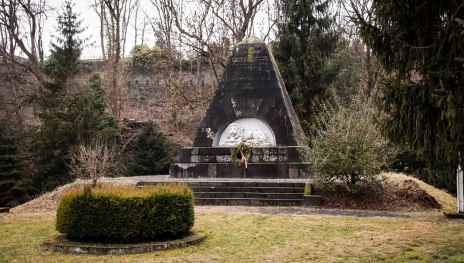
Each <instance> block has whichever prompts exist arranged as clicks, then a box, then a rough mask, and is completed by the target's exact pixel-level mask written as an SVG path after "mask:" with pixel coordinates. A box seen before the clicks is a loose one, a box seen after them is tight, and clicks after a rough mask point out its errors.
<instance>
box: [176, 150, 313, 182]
mask: <svg viewBox="0 0 464 263" xmlns="http://www.w3.org/2000/svg"><path fill="white" fill-rule="evenodd" d="M306 151H307V148H305V147H299V146H285V147H284V146H280V147H279V146H276V147H253V148H251V156H250V160H248V169H247V170H246V171H245V170H244V169H243V167H242V166H235V165H233V164H232V162H231V157H230V148H228V147H189V148H183V149H182V150H181V155H180V162H179V163H176V164H172V165H171V167H170V175H171V177H173V178H261V179H270V178H307V177H308V176H309V174H310V164H309V163H308V162H305V160H303V159H304V158H302V156H306Z"/></svg>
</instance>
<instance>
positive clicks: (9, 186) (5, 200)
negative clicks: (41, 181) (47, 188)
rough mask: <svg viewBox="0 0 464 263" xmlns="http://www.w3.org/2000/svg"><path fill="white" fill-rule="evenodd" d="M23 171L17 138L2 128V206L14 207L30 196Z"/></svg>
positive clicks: (0, 146)
mask: <svg viewBox="0 0 464 263" xmlns="http://www.w3.org/2000/svg"><path fill="white" fill-rule="evenodd" d="M23 173H24V166H23V162H22V160H21V158H20V156H19V155H18V150H17V142H16V140H15V138H14V137H13V136H12V135H11V134H10V132H8V131H7V130H6V129H5V128H0V206H9V207H12V206H15V205H18V204H20V203H22V202H24V201H25V200H26V199H27V198H28V191H29V184H28V182H27V180H25V179H24V176H23Z"/></svg>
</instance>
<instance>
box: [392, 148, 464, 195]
mask: <svg viewBox="0 0 464 263" xmlns="http://www.w3.org/2000/svg"><path fill="white" fill-rule="evenodd" d="M390 169H391V170H393V171H395V172H403V173H406V174H409V175H411V176H414V177H416V178H418V179H420V180H422V181H424V182H426V183H428V184H430V185H433V186H435V187H436V188H438V189H447V190H448V191H449V192H450V193H451V194H453V193H455V192H456V176H455V174H454V173H446V172H445V171H442V170H438V169H429V168H428V167H427V162H425V161H423V160H421V159H420V158H419V157H418V156H417V154H416V153H415V152H413V151H410V150H407V149H403V150H402V151H400V152H398V154H397V155H396V157H395V159H394V160H393V162H392V163H390Z"/></svg>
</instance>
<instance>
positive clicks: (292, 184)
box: [186, 181, 306, 189]
mask: <svg viewBox="0 0 464 263" xmlns="http://www.w3.org/2000/svg"><path fill="white" fill-rule="evenodd" d="M186 183H187V184H188V185H189V186H191V187H202V186H208V187H287V188H303V189H304V187H305V185H306V183H305V182H267V181H196V182H189V181H186Z"/></svg>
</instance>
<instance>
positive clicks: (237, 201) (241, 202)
mask: <svg viewBox="0 0 464 263" xmlns="http://www.w3.org/2000/svg"><path fill="white" fill-rule="evenodd" d="M302 202H303V200H302V199H268V198H262V199H259V198H195V205H225V206H227V205H230V206H301V205H302Z"/></svg>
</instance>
